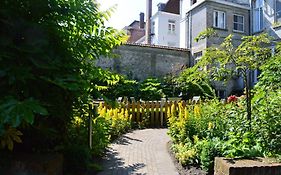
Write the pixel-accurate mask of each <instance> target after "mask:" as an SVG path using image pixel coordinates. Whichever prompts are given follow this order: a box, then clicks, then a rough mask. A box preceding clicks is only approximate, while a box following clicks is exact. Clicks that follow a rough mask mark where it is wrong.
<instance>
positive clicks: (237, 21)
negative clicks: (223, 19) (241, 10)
mask: <svg viewBox="0 0 281 175" xmlns="http://www.w3.org/2000/svg"><path fill="white" fill-rule="evenodd" d="M233 30H235V31H240V32H244V16H242V15H233Z"/></svg>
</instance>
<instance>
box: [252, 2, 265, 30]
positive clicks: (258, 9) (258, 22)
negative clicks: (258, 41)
mask: <svg viewBox="0 0 281 175" xmlns="http://www.w3.org/2000/svg"><path fill="white" fill-rule="evenodd" d="M263 1H264V0H256V1H255V3H254V9H253V32H259V31H261V30H262V29H263V8H262V7H263Z"/></svg>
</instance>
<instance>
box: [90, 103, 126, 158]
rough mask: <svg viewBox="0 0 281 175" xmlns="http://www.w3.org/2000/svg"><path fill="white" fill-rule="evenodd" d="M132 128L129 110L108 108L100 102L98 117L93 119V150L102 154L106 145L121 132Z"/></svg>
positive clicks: (97, 153)
mask: <svg viewBox="0 0 281 175" xmlns="http://www.w3.org/2000/svg"><path fill="white" fill-rule="evenodd" d="M130 129H131V117H130V116H129V113H128V110H124V109H118V108H116V109H107V108H106V107H103V105H102V104H100V106H99V108H98V117H97V118H95V119H93V143H94V145H93V152H94V154H96V155H100V154H102V153H103V152H104V150H105V148H106V146H108V144H109V143H110V141H112V140H113V139H115V138H116V137H118V136H120V135H121V134H123V133H125V132H127V131H128V130H130Z"/></svg>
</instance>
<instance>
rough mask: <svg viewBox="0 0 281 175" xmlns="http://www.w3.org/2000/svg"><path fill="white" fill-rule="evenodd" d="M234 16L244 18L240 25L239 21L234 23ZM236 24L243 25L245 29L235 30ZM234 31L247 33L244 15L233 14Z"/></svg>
mask: <svg viewBox="0 0 281 175" xmlns="http://www.w3.org/2000/svg"><path fill="white" fill-rule="evenodd" d="M234 16H237V17H242V18H243V21H242V23H240V22H238V21H234V19H235V18H234ZM234 24H237V25H242V27H243V28H242V30H238V29H235V28H234V26H235V25H234ZM233 31H236V32H244V31H245V17H244V15H238V14H233Z"/></svg>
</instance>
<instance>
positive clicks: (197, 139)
mask: <svg viewBox="0 0 281 175" xmlns="http://www.w3.org/2000/svg"><path fill="white" fill-rule="evenodd" d="M193 140H194V143H197V142H198V141H199V138H198V136H197V135H193Z"/></svg>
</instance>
